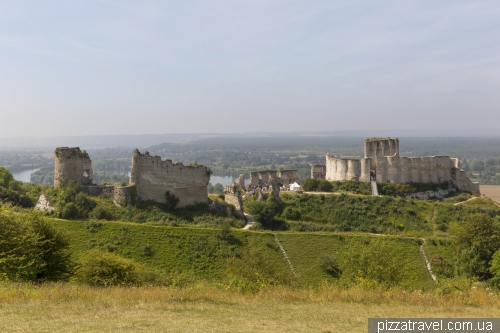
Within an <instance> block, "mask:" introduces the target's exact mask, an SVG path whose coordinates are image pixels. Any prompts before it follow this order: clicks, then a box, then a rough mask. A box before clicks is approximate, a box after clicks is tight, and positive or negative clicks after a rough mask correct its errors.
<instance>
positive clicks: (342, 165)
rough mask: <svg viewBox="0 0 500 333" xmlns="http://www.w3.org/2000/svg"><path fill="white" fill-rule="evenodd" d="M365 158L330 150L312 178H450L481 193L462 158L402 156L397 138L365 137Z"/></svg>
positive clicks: (313, 170)
mask: <svg viewBox="0 0 500 333" xmlns="http://www.w3.org/2000/svg"><path fill="white" fill-rule="evenodd" d="M364 153H365V156H364V158H361V159H345V158H336V157H335V156H333V155H330V154H326V165H325V166H324V170H325V173H324V178H322V177H323V168H322V167H321V166H320V165H313V166H312V167H311V178H315V179H326V180H329V181H346V180H358V181H363V182H370V181H372V180H373V181H376V182H377V183H382V182H392V183H442V182H449V183H450V184H453V185H454V186H455V187H456V188H457V189H458V190H460V191H467V192H472V193H476V194H479V183H473V182H472V181H471V180H470V179H469V178H468V177H467V175H466V174H465V171H464V170H462V169H460V162H459V160H458V159H456V158H450V157H449V156H426V157H401V156H399V140H398V139H397V138H369V139H366V140H365V147H364Z"/></svg>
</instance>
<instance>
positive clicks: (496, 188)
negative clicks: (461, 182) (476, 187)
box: [480, 185, 500, 203]
mask: <svg viewBox="0 0 500 333" xmlns="http://www.w3.org/2000/svg"><path fill="white" fill-rule="evenodd" d="M480 191H481V194H484V195H485V196H487V197H488V198H490V199H492V200H494V201H496V202H498V203H500V185H481V186H480Z"/></svg>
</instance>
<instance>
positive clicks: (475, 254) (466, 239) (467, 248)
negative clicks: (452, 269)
mask: <svg viewBox="0 0 500 333" xmlns="http://www.w3.org/2000/svg"><path fill="white" fill-rule="evenodd" d="M454 247H455V250H456V252H457V254H458V256H457V270H458V273H459V274H466V275H469V276H476V277H478V278H479V279H486V278H489V277H491V271H490V269H489V268H490V267H489V265H490V262H491V260H492V258H493V254H494V253H495V252H496V251H498V249H500V229H499V228H498V226H497V225H496V224H495V222H494V220H493V219H492V218H491V217H489V216H488V215H486V214H473V215H471V216H469V217H468V218H467V219H466V222H465V224H464V226H463V228H462V229H461V230H460V231H459V232H458V234H457V238H456V241H455V243H454Z"/></svg>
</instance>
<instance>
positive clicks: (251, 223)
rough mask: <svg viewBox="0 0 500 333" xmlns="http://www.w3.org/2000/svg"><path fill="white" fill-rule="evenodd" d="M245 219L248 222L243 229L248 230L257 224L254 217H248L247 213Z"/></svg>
mask: <svg viewBox="0 0 500 333" xmlns="http://www.w3.org/2000/svg"><path fill="white" fill-rule="evenodd" d="M245 219H246V220H247V224H245V226H244V227H243V228H242V229H243V230H248V229H249V228H250V227H251V226H252V225H253V224H254V223H255V221H254V219H253V217H252V215H248V214H247V213H245Z"/></svg>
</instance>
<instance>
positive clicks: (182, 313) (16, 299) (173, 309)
mask: <svg viewBox="0 0 500 333" xmlns="http://www.w3.org/2000/svg"><path fill="white" fill-rule="evenodd" d="M0 304H1V305H0V309H1V311H0V330H1V331H2V332H28V331H29V332H342V331H344V332H365V331H366V325H367V318H369V317H465V316H468V317H494V316H496V315H497V314H498V311H499V310H500V298H499V295H498V294H497V293H496V292H492V291H490V290H486V289H482V288H478V289H467V290H464V291H455V292H453V293H450V294H448V295H442V294H439V293H438V292H428V293H423V292H420V291H411V292H410V291H404V290H400V289H392V290H383V289H377V288H376V289H375V290H367V289H363V288H360V287H354V288H350V289H339V288H336V287H332V286H324V287H321V288H319V289H316V290H296V289H291V288H284V287H275V288H268V289H262V290H261V291H260V292H258V293H255V294H241V293H235V292H233V291H231V290H224V289H221V288H219V287H217V286H215V285H207V284H196V285H192V286H189V287H186V288H182V289H176V288H170V287H150V288H92V287H87V286H79V285H67V284H47V285H42V286H32V285H15V284H9V285H4V286H3V287H2V288H1V289H0Z"/></svg>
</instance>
